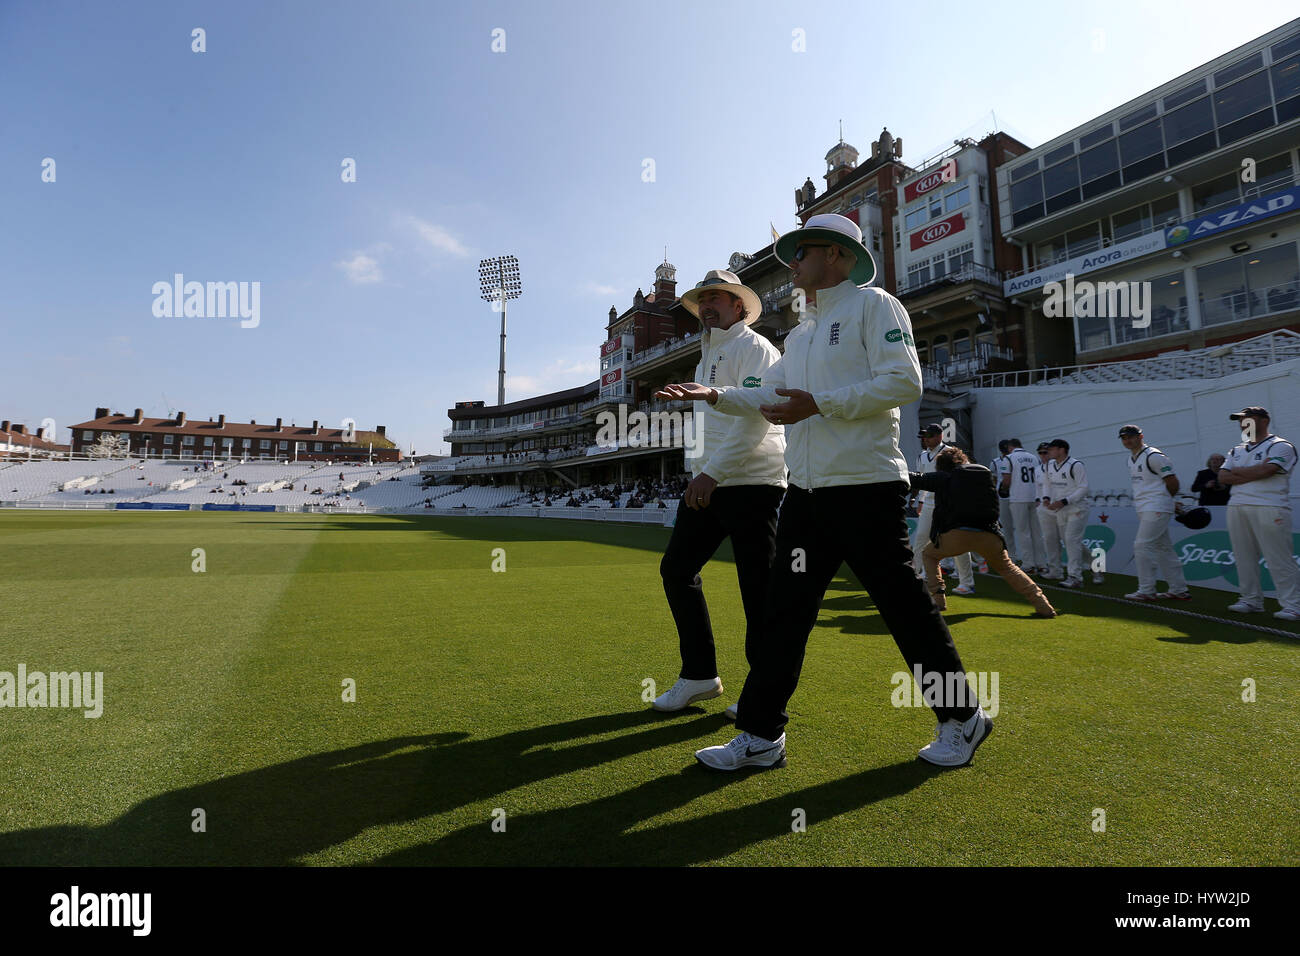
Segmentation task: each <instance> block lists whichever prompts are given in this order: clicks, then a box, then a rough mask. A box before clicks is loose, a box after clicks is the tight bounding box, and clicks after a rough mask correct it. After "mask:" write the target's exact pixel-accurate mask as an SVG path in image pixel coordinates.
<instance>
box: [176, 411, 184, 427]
mask: <svg viewBox="0 0 1300 956" xmlns="http://www.w3.org/2000/svg"><path fill="white" fill-rule="evenodd" d="M184 425H185V413H184V412H177V413H176V427H177V428H181V427H183V426H184Z"/></svg>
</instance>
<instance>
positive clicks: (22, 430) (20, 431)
mask: <svg viewBox="0 0 1300 956" xmlns="http://www.w3.org/2000/svg"><path fill="white" fill-rule="evenodd" d="M13 433H14V434H15V435H25V434H27V426H26V425H14V426H13Z"/></svg>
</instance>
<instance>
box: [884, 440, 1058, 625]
mask: <svg viewBox="0 0 1300 956" xmlns="http://www.w3.org/2000/svg"><path fill="white" fill-rule="evenodd" d="M908 477H909V478H910V480H911V483H912V490H913V491H917V490H921V491H932V492H934V522H933V524H931V526H930V543H929V544H927V545H926V546H925V549H924V550H923V551H922V552H921V560H922V561H923V562H924V564H925V578H926V586H927V587H928V588H929V590H930V596H931V597H932V598H933V599H934V603H935V606H936V607H937V608H938V609H939V610H940V611H944V610H947V608H948V601H947V597H946V596H945V594H944V587H943V577H942V576H941V575H940V573H939V562H940V561H941V560H942V559H944V558H947V557H951V556H952V555H955V554H964V553H965V552H967V551H975V552H978V553H979V554H982V555H983V556H984V559H985V560H986V561H987V562H988V565H989V569H990V570H992V571H996V572H997V573H998V574H1000V575H1002V580H1004V581H1006V582H1007V583H1008V584H1010V585H1011V587H1012V588H1014V589H1015V591H1016V593H1018V594H1020V595H1021V596H1022V597H1023V598H1024V599H1025V600H1026V601H1028V602H1029V603H1030V604H1032V605H1033V606H1034V610H1035V611H1036V612H1037V613H1038V616H1039V617H1056V609H1055V608H1053V607H1052V604H1051V602H1050V601H1048V600H1047V596H1046V595H1044V594H1043V591H1042V589H1041V588H1040V587H1039V586H1038V585H1037V584H1035V583H1034V581H1033V579H1032V578H1030V577H1029V575H1027V574H1025V573H1024V572H1023V571H1021V570H1020V569H1019V568H1018V567H1016V566H1015V565H1014V564H1012V563H1011V558H1010V557H1008V556H1007V546H1006V542H1005V541H1003V539H1002V528H1001V526H1000V525H999V524H998V517H999V515H998V511H999V508H998V505H999V502H998V488H997V479H996V478H995V477H994V475H993V472H991V471H989V469H987V468H985V467H984V466H983V465H975V464H971V462H970V460H969V459H968V458H967V457H966V453H965V452H963V451H962V450H961V449H960V448H954V447H948V448H945V449H944V450H943V451H942V452H940V453H939V457H938V459H937V460H936V461H935V471H933V472H931V473H930V474H926V475H923V474H920V473H919V472H911V473H910V474H909V476H908Z"/></svg>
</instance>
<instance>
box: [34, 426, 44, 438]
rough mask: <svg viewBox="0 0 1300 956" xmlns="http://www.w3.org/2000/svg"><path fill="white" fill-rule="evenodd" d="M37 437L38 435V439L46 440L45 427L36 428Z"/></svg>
mask: <svg viewBox="0 0 1300 956" xmlns="http://www.w3.org/2000/svg"><path fill="white" fill-rule="evenodd" d="M36 437H37V438H38V439H40V440H41V441H44V440H45V429H44V428H38V429H36Z"/></svg>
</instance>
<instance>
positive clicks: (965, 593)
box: [952, 584, 975, 597]
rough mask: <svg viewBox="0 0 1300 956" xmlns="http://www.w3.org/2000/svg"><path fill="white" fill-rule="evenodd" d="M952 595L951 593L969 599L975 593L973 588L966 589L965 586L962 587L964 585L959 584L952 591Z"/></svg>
mask: <svg viewBox="0 0 1300 956" xmlns="http://www.w3.org/2000/svg"><path fill="white" fill-rule="evenodd" d="M952 593H953V594H960V595H961V596H962V597H970V596H971V595H972V594H974V593H975V589H974V588H968V587H966V585H964V584H959V585H957V586H956V587H955V588H953V589H952Z"/></svg>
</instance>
